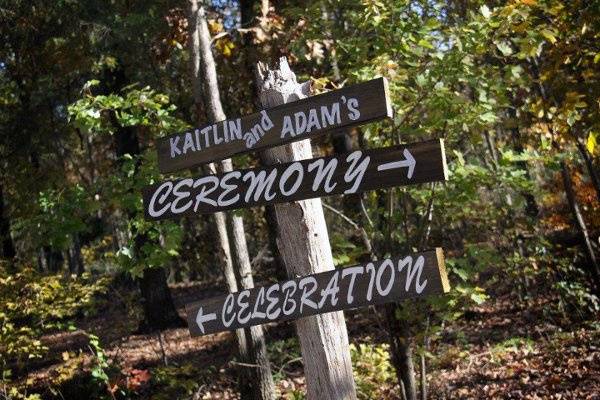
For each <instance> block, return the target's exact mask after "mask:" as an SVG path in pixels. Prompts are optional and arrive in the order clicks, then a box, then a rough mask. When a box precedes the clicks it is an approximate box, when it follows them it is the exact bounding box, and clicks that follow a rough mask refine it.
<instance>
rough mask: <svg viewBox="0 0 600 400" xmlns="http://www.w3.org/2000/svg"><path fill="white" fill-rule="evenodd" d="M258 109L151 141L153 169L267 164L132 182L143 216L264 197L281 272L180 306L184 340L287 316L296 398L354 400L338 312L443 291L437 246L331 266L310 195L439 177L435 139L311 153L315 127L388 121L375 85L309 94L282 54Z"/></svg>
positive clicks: (200, 210)
mask: <svg viewBox="0 0 600 400" xmlns="http://www.w3.org/2000/svg"><path fill="white" fill-rule="evenodd" d="M258 71H259V74H258V82H257V84H258V87H259V89H260V101H261V104H262V106H263V107H265V110H262V111H260V112H259V113H255V114H252V115H248V116H245V117H242V118H236V119H231V120H224V121H221V122H217V123H215V124H212V125H209V126H206V127H203V128H198V129H193V130H190V131H187V132H183V133H178V134H174V135H170V136H167V137H165V138H162V139H160V140H159V142H158V149H157V150H158V163H159V169H160V171H161V172H163V173H167V172H172V171H177V170H180V169H184V168H190V167H193V166H195V165H197V164H199V163H207V162H211V161H216V160H220V159H224V158H228V157H230V156H233V155H235V154H242V153H247V152H249V151H253V150H263V151H262V153H261V159H262V160H263V161H264V162H265V163H267V164H268V165H266V166H263V167H260V168H254V169H246V170H237V171H226V172H225V173H222V174H214V175H205V176H199V177H194V178H184V179H176V180H167V181H164V182H160V183H156V184H154V185H150V186H147V187H145V188H144V190H143V200H144V214H145V217H146V219H148V220H162V219H167V218H179V217H182V216H186V215H194V214H205V213H217V212H221V211H225V210H231V209H237V208H244V207H254V206H260V205H264V204H275V206H274V211H275V212H274V214H275V219H276V221H277V235H278V237H277V243H278V247H279V251H280V253H281V256H282V259H283V261H284V264H285V267H286V269H287V272H288V276H289V277H294V278H293V279H290V280H287V281H284V282H279V283H275V284H272V285H269V286H264V287H256V288H252V289H247V290H243V291H240V292H236V293H229V294H226V295H223V296H219V297H215V298H212V299H208V300H204V301H200V302H195V303H192V304H188V305H187V306H186V309H187V316H188V317H187V318H188V324H189V327H190V332H191V334H192V335H194V336H197V335H205V334H209V333H214V332H219V331H223V330H234V329H237V328H244V327H249V326H256V325H260V324H264V323H266V322H271V321H284V320H292V319H294V320H297V322H296V328H297V332H298V337H299V339H300V347H301V350H302V355H303V359H304V372H305V376H306V383H307V398H308V399H327V400H339V399H347V400H354V399H356V390H355V387H354V379H353V374H352V367H351V363H350V352H349V345H348V335H347V331H346V325H345V321H344V316H343V313H342V312H341V310H345V309H350V308H356V307H361V306H368V305H372V304H381V303H386V302H393V301H398V300H402V299H407V298H411V297H420V296H424V295H428V294H442V293H446V292H447V291H448V290H449V285H448V279H447V276H446V270H445V267H444V258H443V253H442V250H441V249H436V250H433V251H427V252H423V253H415V254H411V255H407V256H405V257H400V258H396V257H392V258H387V259H383V260H381V261H377V262H370V263H368V264H365V265H356V266H352V267H346V268H340V269H334V266H333V257H332V254H331V247H330V245H329V236H328V232H327V226H326V225H325V217H324V215H323V209H322V206H321V202H320V197H323V196H330V195H335V194H352V193H359V192H364V191H367V190H374V189H379V188H388V187H392V186H402V185H409V184H416V183H425V182H435V181H443V180H447V179H448V171H447V167H446V158H445V153H444V142H443V141H442V140H430V141H426V142H422V143H413V144H408V145H401V146H394V147H388V148H382V149H373V150H361V151H354V152H351V153H348V154H343V155H336V156H331V157H320V158H311V157H312V149H311V146H310V141H309V140H306V139H309V138H311V137H315V136H318V135H321V134H324V133H326V132H330V131H332V132H335V131H337V130H339V129H341V128H346V127H350V126H356V125H360V124H364V123H367V122H371V121H375V120H379V119H382V118H386V117H391V116H392V108H391V103H390V100H389V96H388V89H387V81H386V80H385V79H384V78H378V79H374V80H371V81H368V82H363V83H360V84H357V85H353V86H350V87H347V88H343V89H340V90H335V91H332V92H329V93H325V94H321V95H318V96H313V97H307V96H309V95H310V84H309V83H304V84H298V83H297V81H296V76H295V74H294V73H293V72H292V71H291V70H290V68H289V65H288V64H287V61H286V60H285V58H282V59H281V60H280V64H279V67H278V69H275V70H271V69H269V68H268V67H266V66H265V65H263V64H259V69H258Z"/></svg>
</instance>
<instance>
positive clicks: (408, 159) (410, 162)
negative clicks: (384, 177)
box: [377, 149, 417, 179]
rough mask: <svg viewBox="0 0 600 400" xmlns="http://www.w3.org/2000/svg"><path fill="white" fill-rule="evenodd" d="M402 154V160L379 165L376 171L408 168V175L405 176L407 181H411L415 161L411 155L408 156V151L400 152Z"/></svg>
mask: <svg viewBox="0 0 600 400" xmlns="http://www.w3.org/2000/svg"><path fill="white" fill-rule="evenodd" d="M402 154H404V158H405V159H404V160H402V161H392V162H389V163H385V164H380V165H379V166H378V167H377V171H386V170H388V169H396V168H404V167H408V173H407V174H406V176H407V177H408V179H411V178H412V176H413V172H414V171H415V165H417V161H416V160H415V158H414V157H413V156H412V154H410V151H408V149H404V152H402Z"/></svg>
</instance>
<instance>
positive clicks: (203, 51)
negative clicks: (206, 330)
mask: <svg viewBox="0 0 600 400" xmlns="http://www.w3.org/2000/svg"><path fill="white" fill-rule="evenodd" d="M189 27H190V49H191V54H192V77H193V81H194V82H193V88H194V89H193V90H194V98H195V99H197V100H200V99H201V100H202V101H203V103H204V105H205V108H206V114H207V117H208V120H209V122H211V123H215V122H217V121H222V120H224V119H226V117H225V113H224V111H223V106H222V104H221V98H220V94H219V86H218V82H217V68H216V65H215V61H214V58H213V55H212V50H211V37H210V32H209V30H208V24H207V21H206V10H205V9H204V6H203V5H202V3H201V2H199V1H198V0H190V23H189ZM200 82H202V83H203V85H202V88H201V87H200V85H199V83H200ZM197 102H198V101H197ZM213 168H214V166H213ZM221 169H222V170H223V172H230V171H232V170H233V164H232V162H231V159H225V160H223V161H222V162H221ZM220 214H222V213H220ZM228 222H229V223H228ZM228 226H229V233H230V235H231V238H232V239H233V246H229V245H228V246H225V245H222V247H223V251H224V252H227V251H228V252H229V256H228V260H227V262H226V263H225V268H226V275H227V276H228V278H227V279H226V280H227V282H228V286H229V290H230V292H236V291H237V282H236V280H235V275H234V268H233V263H232V257H231V254H232V253H231V250H232V249H233V255H234V257H233V260H234V261H235V264H236V267H237V269H238V272H239V275H240V282H241V286H242V288H243V289H250V288H253V287H254V281H253V278H252V270H251V266H250V256H249V254H248V246H247V244H246V236H245V230H244V221H243V219H242V217H241V216H240V215H238V214H236V213H229V215H228V216H227V217H226V216H225V215H224V214H223V215H222V216H218V217H217V227H218V230H219V238H220V240H221V241H225V240H226V241H227V242H229V237H230V236H229V235H228V232H227V227H228ZM234 286H235V287H234ZM236 334H237V337H238V345H239V347H240V349H239V350H240V356H241V357H242V361H244V362H245V363H249V364H254V365H256V366H257V368H254V367H251V368H248V369H247V370H246V371H245V374H244V375H246V377H247V378H248V379H247V381H246V382H243V380H242V381H241V382H240V392H241V395H242V398H254V399H263V400H272V399H275V385H274V383H273V376H272V374H271V366H270V364H269V360H268V358H267V347H266V344H265V339H264V332H263V328H262V326H254V327H251V328H246V329H242V330H238V332H236ZM247 389H249V391H248V392H247V391H246V390H247Z"/></svg>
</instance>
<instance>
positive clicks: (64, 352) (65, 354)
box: [62, 351, 69, 361]
mask: <svg viewBox="0 0 600 400" xmlns="http://www.w3.org/2000/svg"><path fill="white" fill-rule="evenodd" d="M62 359H63V361H67V360H68V359H69V352H68V351H63V353H62Z"/></svg>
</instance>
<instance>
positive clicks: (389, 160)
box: [143, 139, 448, 220]
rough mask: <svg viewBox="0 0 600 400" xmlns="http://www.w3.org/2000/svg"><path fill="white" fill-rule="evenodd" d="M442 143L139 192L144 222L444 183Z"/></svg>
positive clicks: (316, 160) (257, 170)
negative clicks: (420, 184) (381, 189)
mask: <svg viewBox="0 0 600 400" xmlns="http://www.w3.org/2000/svg"><path fill="white" fill-rule="evenodd" d="M447 174H448V173H447V168H446V157H445V154H444V145H443V141H442V140H439V139H438V140H430V141H427V142H421V143H413V144H408V145H402V146H394V147H387V148H383V149H373V150H364V151H362V150H357V151H353V152H352V153H348V154H341V155H336V156H332V157H321V158H314V159H308V160H303V161H295V162H291V163H285V164H276V165H272V166H269V167H263V168H254V169H247V170H236V171H231V172H228V173H225V174H216V175H205V176H199V177H195V178H185V179H177V180H167V181H164V182H161V183H157V184H154V185H151V186H147V187H145V188H144V190H143V198H144V213H145V216H146V218H147V219H149V220H159V219H165V218H177V217H181V216H183V215H193V214H207V213H215V212H218V211H225V210H231V209H236V208H244V207H254V206H259V205H262V204H270V203H282V202H290V201H296V200H305V199H311V198H315V197H323V196H330V195H334V194H351V193H360V192H364V191H367V190H374V189H379V188H387V187H392V186H403V185H410V184H415V183H425V182H435V181H442V180H446V179H447Z"/></svg>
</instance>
